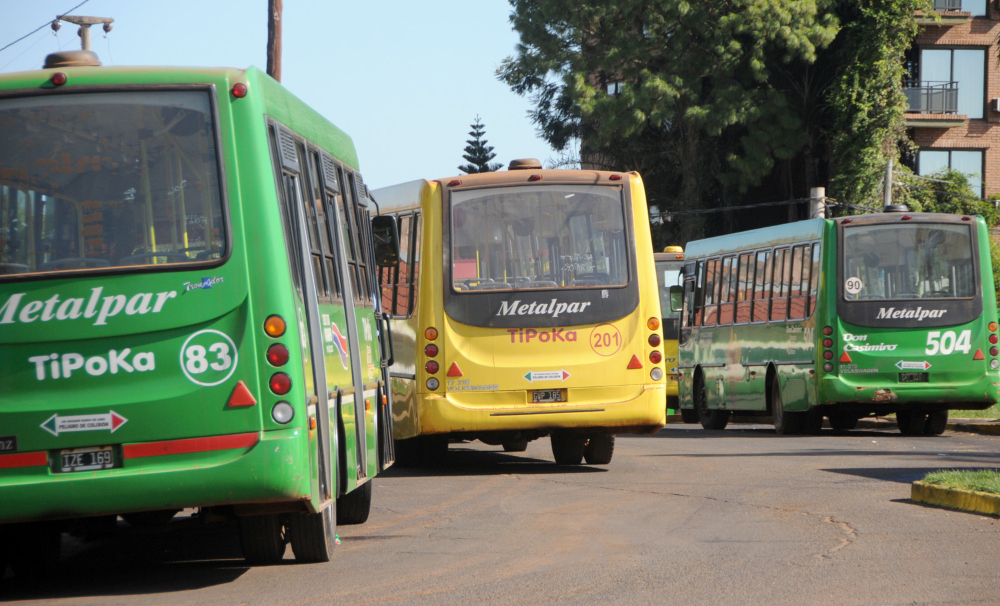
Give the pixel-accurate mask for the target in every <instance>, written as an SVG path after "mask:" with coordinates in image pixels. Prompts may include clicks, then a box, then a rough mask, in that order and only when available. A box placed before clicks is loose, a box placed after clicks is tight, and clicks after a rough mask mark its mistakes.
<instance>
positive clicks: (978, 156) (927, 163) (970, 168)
mask: <svg viewBox="0 0 1000 606" xmlns="http://www.w3.org/2000/svg"><path fill="white" fill-rule="evenodd" d="M946 168H950V169H952V170H957V171H958V172H960V173H965V174H966V175H967V176H968V177H969V185H971V186H972V191H974V192H976V194H977V195H978V196H979V197H980V198H982V197H983V196H984V195H985V192H984V191H983V152H982V150H971V151H966V150H938V149H922V150H920V151H919V152H918V153H917V174H918V175H920V176H925V177H929V176H931V175H933V174H934V173H936V172H938V171H940V170H943V169H946Z"/></svg>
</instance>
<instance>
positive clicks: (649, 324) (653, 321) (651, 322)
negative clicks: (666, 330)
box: [646, 318, 660, 330]
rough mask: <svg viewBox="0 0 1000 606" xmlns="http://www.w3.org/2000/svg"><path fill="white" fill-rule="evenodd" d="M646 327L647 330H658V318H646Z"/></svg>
mask: <svg viewBox="0 0 1000 606" xmlns="http://www.w3.org/2000/svg"><path fill="white" fill-rule="evenodd" d="M646 328H648V329H649V330H659V328H660V319H659V318H650V319H648V320H646Z"/></svg>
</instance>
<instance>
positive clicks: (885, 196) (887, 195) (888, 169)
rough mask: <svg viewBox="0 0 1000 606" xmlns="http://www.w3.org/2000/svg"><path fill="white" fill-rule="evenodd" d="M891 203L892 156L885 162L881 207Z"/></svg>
mask: <svg viewBox="0 0 1000 606" xmlns="http://www.w3.org/2000/svg"><path fill="white" fill-rule="evenodd" d="M890 204H892V158H889V159H888V160H887V161H886V163H885V189H884V190H883V193H882V207H883V208H884V207H886V206H889V205H890Z"/></svg>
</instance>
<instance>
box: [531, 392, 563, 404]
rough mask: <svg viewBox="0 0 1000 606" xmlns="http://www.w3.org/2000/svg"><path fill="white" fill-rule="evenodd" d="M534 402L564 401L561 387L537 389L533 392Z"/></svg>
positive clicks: (532, 399)
mask: <svg viewBox="0 0 1000 606" xmlns="http://www.w3.org/2000/svg"><path fill="white" fill-rule="evenodd" d="M531 401H532V402H562V401H563V397H562V390H561V389H536V390H535V391H533V392H531Z"/></svg>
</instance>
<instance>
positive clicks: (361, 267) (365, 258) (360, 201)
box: [347, 171, 375, 307]
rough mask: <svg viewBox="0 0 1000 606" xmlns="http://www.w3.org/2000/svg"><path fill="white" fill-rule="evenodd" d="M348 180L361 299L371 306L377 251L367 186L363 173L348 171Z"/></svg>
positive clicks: (373, 293) (373, 296) (373, 294)
mask: <svg viewBox="0 0 1000 606" xmlns="http://www.w3.org/2000/svg"><path fill="white" fill-rule="evenodd" d="M347 180H348V182H349V183H350V191H351V194H352V195H353V197H354V225H355V228H356V230H357V231H356V233H357V235H358V240H357V244H358V273H359V274H360V275H361V282H360V284H359V286H360V287H361V292H360V293H359V294H360V295H361V296H360V299H359V300H360V301H361V302H362V303H364V305H365V307H370V306H371V304H372V300H373V299H374V298H375V285H374V281H375V274H374V272H372V271H371V266H372V261H373V260H374V259H375V251H374V249H373V248H372V223H371V219H370V218H369V215H368V210H367V203H366V202H365V200H366V197H365V186H364V184H363V183H362V181H361V175H358V174H357V173H354V172H353V171H348V172H347Z"/></svg>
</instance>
